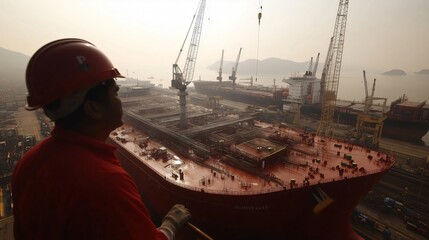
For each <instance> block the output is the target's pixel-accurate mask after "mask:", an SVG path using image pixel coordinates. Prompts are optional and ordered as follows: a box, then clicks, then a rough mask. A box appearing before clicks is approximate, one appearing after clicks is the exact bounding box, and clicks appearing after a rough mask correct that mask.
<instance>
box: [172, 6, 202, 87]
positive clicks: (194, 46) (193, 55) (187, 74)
mask: <svg viewBox="0 0 429 240" xmlns="http://www.w3.org/2000/svg"><path fill="white" fill-rule="evenodd" d="M205 6H206V0H201V2H200V4H199V6H198V8H197V13H196V14H194V16H193V18H192V22H191V26H190V27H189V29H188V32H187V33H186V37H185V40H184V42H183V44H182V48H181V49H180V51H179V55H178V56H177V58H176V61H175V62H174V64H173V80H171V86H172V87H174V88H176V89H179V90H181V89H183V90H186V86H188V85H189V83H191V82H192V78H193V77H194V69H195V63H196V61H197V55H198V47H199V44H200V38H201V30H202V27H203V20H204V11H205ZM194 20H195V24H194V30H193V32H192V37H191V42H190V44H189V48H188V55H187V57H186V61H185V66H184V68H183V71H182V70H181V69H180V67H179V65H178V61H179V58H180V55H181V53H182V50H183V46H184V44H185V42H186V39H187V38H188V35H189V32H190V29H191V27H192V24H193V23H194Z"/></svg>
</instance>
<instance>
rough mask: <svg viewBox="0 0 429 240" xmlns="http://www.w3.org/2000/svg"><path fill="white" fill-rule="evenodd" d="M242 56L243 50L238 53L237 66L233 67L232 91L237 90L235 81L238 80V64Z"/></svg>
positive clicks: (230, 77) (231, 77) (230, 78)
mask: <svg viewBox="0 0 429 240" xmlns="http://www.w3.org/2000/svg"><path fill="white" fill-rule="evenodd" d="M240 55H241V48H240V51H238V56H237V61H235V66H234V67H232V73H231V76H229V80H232V89H233V90H235V80H237V76H236V75H237V69H238V62H239V61H240Z"/></svg>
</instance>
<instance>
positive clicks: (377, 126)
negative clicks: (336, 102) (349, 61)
mask: <svg viewBox="0 0 429 240" xmlns="http://www.w3.org/2000/svg"><path fill="white" fill-rule="evenodd" d="M363 80H364V84H365V107H364V111H363V113H361V114H359V115H358V117H357V122H356V137H357V138H358V139H363V140H364V142H366V143H369V142H368V141H365V138H364V133H372V138H371V144H372V145H373V146H378V144H379V143H380V139H381V133H382V131H383V121H384V120H385V119H386V109H387V108H386V102H387V98H379V97H374V92H375V82H376V79H375V78H374V82H373V85H372V92H371V95H369V94H368V86H367V80H366V73H365V70H364V71H363ZM376 100H382V101H383V105H382V111H381V114H372V113H371V107H372V106H373V103H374V101H376Z"/></svg>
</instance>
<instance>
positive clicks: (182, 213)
mask: <svg viewBox="0 0 429 240" xmlns="http://www.w3.org/2000/svg"><path fill="white" fill-rule="evenodd" d="M190 218H191V214H190V213H189V210H188V209H187V208H186V207H185V206H183V205H182V204H176V205H174V206H173V207H172V208H171V209H170V211H169V212H168V213H167V215H165V217H164V219H163V220H162V223H161V226H160V227H159V228H158V229H159V230H160V231H161V232H163V233H164V234H165V235H166V236H167V238H168V239H169V240H173V239H174V236H175V235H176V233H177V231H178V230H179V229H180V228H181V227H182V226H183V224H185V223H186V222H187V221H188V220H189V219H190Z"/></svg>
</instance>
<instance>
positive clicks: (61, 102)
mask: <svg viewBox="0 0 429 240" xmlns="http://www.w3.org/2000/svg"><path fill="white" fill-rule="evenodd" d="M121 77H123V76H122V75H121V74H120V73H119V71H118V70H117V69H116V68H114V67H113V65H112V63H111V62H110V60H109V59H108V58H107V57H106V56H105V55H104V54H103V53H102V52H101V51H100V50H99V49H97V48H96V47H95V46H94V45H93V44H91V43H90V42H88V41H85V40H82V39H60V40H57V41H53V42H50V43H48V44H46V45H45V46H43V47H41V48H40V49H39V50H38V51H37V52H36V53H35V54H34V55H33V56H32V57H31V59H30V61H29V63H28V66H27V70H26V84H27V89H28V97H27V106H26V109H27V110H35V109H39V108H43V110H44V112H45V114H46V115H47V116H48V117H49V118H50V119H51V120H52V121H54V122H55V127H54V129H53V131H52V133H51V136H50V137H48V138H46V139H45V140H43V141H42V142H41V143H39V144H38V145H36V146H34V147H33V148H32V149H30V150H29V151H28V152H27V153H26V154H25V155H24V156H23V157H22V159H21V160H20V161H19V162H18V164H17V166H16V168H15V170H14V173H13V177H12V194H13V212H14V219H15V223H14V234H15V239H16V240H21V239H44V240H46V239H103V240H106V239H127V240H129V239H140V240H142V239H169V240H171V239H174V236H175V234H176V232H177V231H178V230H179V228H180V227H181V226H183V224H184V223H185V222H186V221H187V220H188V219H189V218H190V214H189V211H188V209H187V208H185V207H184V206H183V205H180V204H177V205H174V206H173V207H172V208H171V210H170V211H169V212H168V213H167V215H166V216H165V217H164V219H163V221H162V223H161V226H160V227H158V228H157V227H156V226H155V225H154V223H153V222H152V220H151V218H150V216H149V213H148V211H147V209H146V207H145V206H144V204H143V202H142V200H141V198H140V195H139V193H138V191H137V187H136V185H135V183H134V181H133V179H132V178H131V177H130V175H129V174H128V173H127V172H125V170H124V169H123V168H122V167H121V165H120V163H119V161H118V159H117V158H116V157H115V155H114V152H115V147H113V146H112V145H108V144H106V143H105V140H106V139H107V138H108V137H109V134H110V132H111V131H113V130H114V129H116V128H118V127H120V126H121V125H122V124H123V122H122V104H121V100H120V99H119V98H118V96H117V92H118V90H119V87H118V86H117V85H116V82H115V78H121Z"/></svg>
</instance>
